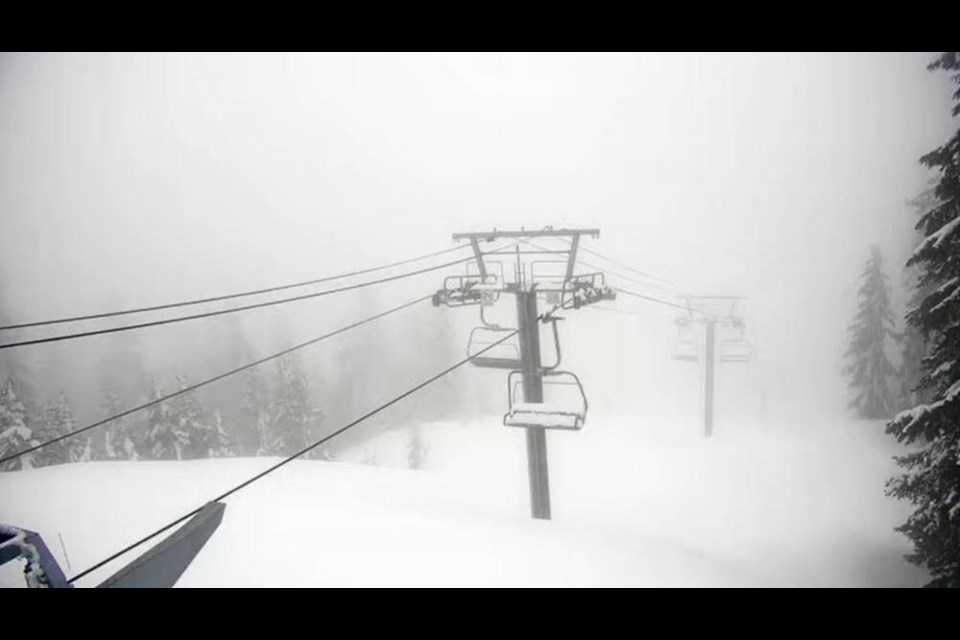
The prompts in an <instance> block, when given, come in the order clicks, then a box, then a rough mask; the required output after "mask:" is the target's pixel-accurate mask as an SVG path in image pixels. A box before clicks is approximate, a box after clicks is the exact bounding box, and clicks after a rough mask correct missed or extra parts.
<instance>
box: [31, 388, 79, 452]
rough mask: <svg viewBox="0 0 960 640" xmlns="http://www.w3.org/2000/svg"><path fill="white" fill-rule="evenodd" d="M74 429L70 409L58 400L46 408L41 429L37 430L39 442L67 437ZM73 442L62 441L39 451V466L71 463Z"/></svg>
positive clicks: (68, 439) (68, 440)
mask: <svg viewBox="0 0 960 640" xmlns="http://www.w3.org/2000/svg"><path fill="white" fill-rule="evenodd" d="M73 429H74V424H73V418H72V416H71V415H70V408H69V407H68V406H66V404H65V403H63V402H61V401H60V399H59V398H58V399H57V401H55V402H50V403H48V404H47V406H46V407H45V408H44V411H43V416H42V418H41V423H40V428H39V429H37V430H36V436H37V440H38V441H39V442H47V441H49V440H52V439H54V438H58V437H60V436H62V435H65V434H66V433H68V432H69V431H71V430H73ZM80 437H82V436H73V438H80ZM71 440H72V438H67V439H66V440H60V441H59V442H54V443H53V444H49V445H47V446H45V447H44V448H43V449H40V450H39V451H37V452H36V460H37V465H38V466H49V465H54V464H63V463H65V462H68V461H70V441H71Z"/></svg>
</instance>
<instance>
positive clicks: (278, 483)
mask: <svg viewBox="0 0 960 640" xmlns="http://www.w3.org/2000/svg"><path fill="white" fill-rule="evenodd" d="M726 431H727V432H726V433H724V431H723V429H719V430H718V433H717V435H716V436H715V437H714V438H713V439H710V440H706V439H704V438H702V437H701V436H700V435H699V433H698V430H697V428H696V426H695V425H691V424H689V423H684V424H679V423H676V422H671V421H669V420H654V419H651V418H644V419H639V418H633V417H627V416H616V415H603V414H601V413H599V412H595V413H594V414H592V415H591V418H590V420H588V425H587V426H586V428H585V429H584V430H583V431H582V432H576V433H570V432H552V433H550V435H549V437H548V449H549V457H550V459H549V464H550V481H551V492H552V500H553V520H552V521H550V522H544V521H533V520H531V519H530V517H529V512H528V495H527V479H526V463H525V448H524V435H523V430H520V429H508V428H505V427H502V426H500V424H499V417H498V416H491V417H490V418H489V419H485V420H480V421H477V422H474V423H471V424H454V423H438V424H430V425H423V426H422V427H421V434H422V437H423V438H424V439H425V440H426V442H427V445H428V447H429V450H428V452H427V456H426V467H425V468H424V469H423V470H420V471H412V470H409V469H407V468H405V466H406V448H407V444H408V441H409V435H410V434H409V432H407V431H405V430H403V429H398V430H396V431H393V432H389V433H387V434H385V435H383V436H381V437H380V438H378V439H376V440H374V441H371V442H368V443H367V444H366V445H364V446H362V447H360V448H359V449H356V450H352V451H350V452H348V453H347V454H345V455H344V456H343V458H342V459H341V460H340V461H338V462H322V461H313V460H304V461H295V462H294V463H292V464H290V465H288V466H286V467H284V468H282V469H281V470H279V471H278V472H276V473H274V474H271V475H269V476H267V477H266V478H264V479H263V480H261V481H259V482H257V483H255V484H254V485H251V486H250V487H248V488H247V489H244V490H243V491H241V492H240V493H238V494H236V495H235V496H233V497H231V498H230V499H229V500H228V506H227V511H226V515H225V517H224V520H223V524H222V525H221V527H220V529H219V530H218V531H217V532H216V533H215V534H214V536H213V537H212V538H211V540H210V541H209V542H208V543H207V545H206V547H205V548H204V549H203V550H202V551H201V553H200V554H199V556H198V557H197V558H196V560H195V561H194V563H193V564H192V565H191V566H190V567H189V568H188V570H187V571H186V573H185V574H184V575H183V577H182V578H181V580H180V582H179V583H178V586H183V587H213V586H217V587H221V586H222V587H239V586H271V587H280V586H318V587H319V586H914V585H920V584H922V583H923V582H924V580H925V574H924V573H923V571H921V570H920V569H917V568H915V567H913V566H911V565H909V564H908V563H907V562H906V561H904V560H903V559H902V555H903V554H904V553H907V552H909V550H910V549H909V545H908V543H907V541H906V540H905V538H903V537H902V536H900V535H899V534H898V533H896V532H895V531H893V527H894V526H895V525H897V524H899V523H900V522H902V520H903V519H904V517H905V516H906V513H907V512H908V507H907V505H903V504H897V503H896V502H894V501H892V500H890V499H889V498H886V497H885V496H884V495H883V483H884V481H885V480H886V478H887V477H889V476H890V475H891V474H892V473H893V472H894V470H895V464H894V463H893V461H892V460H891V455H893V454H894V453H896V452H897V451H896V449H895V447H894V445H893V444H892V442H891V441H890V438H888V437H886V436H884V435H883V434H882V425H881V424H879V423H869V422H854V421H850V422H846V423H834V424H819V425H804V426H803V427H800V426H797V427H792V428H790V427H786V426H782V425H781V426H778V425H774V424H752V425H750V424H741V425H738V428H737V429H731V428H727V430H726ZM273 462H275V460H274V459H269V458H244V459H215V460H201V461H189V462H113V463H110V462H95V463H82V464H73V465H63V466H59V467H53V468H42V469H36V470H31V471H25V472H12V473H4V474H0V522H7V523H12V524H17V525H20V526H24V527H27V528H31V529H34V530H37V531H40V532H41V534H42V535H44V537H45V539H46V540H47V542H48V545H49V546H50V547H51V549H52V550H54V553H55V554H56V555H57V557H58V558H59V559H60V561H61V563H63V564H64V567H65V568H66V559H65V557H64V552H63V549H62V548H61V546H60V543H59V540H58V534H59V535H60V536H62V538H63V541H64V546H65V549H66V554H67V556H68V557H69V561H70V566H71V567H72V571H69V572H68V573H70V575H73V574H75V573H77V572H78V571H79V570H81V569H84V568H86V567H88V566H90V565H92V564H93V563H95V562H97V561H99V560H101V559H102V558H104V557H106V556H108V555H110V554H111V553H112V552H114V551H116V550H118V549H119V548H121V547H123V546H125V545H126V544H128V543H130V542H132V541H133V540H136V539H138V538H139V537H141V536H142V535H144V534H145V533H147V532H149V531H151V530H153V529H155V528H157V527H158V526H160V525H163V524H166V523H167V522H168V521H170V520H172V519H173V518H175V517H177V516H179V515H180V514H182V513H183V512H185V511H188V510H190V509H192V508H194V507H196V506H198V505H200V504H202V503H203V502H204V501H205V500H207V499H209V498H210V497H212V496H214V495H217V494H218V493H219V492H221V491H223V490H224V489H226V488H229V487H230V486H232V485H233V484H235V483H237V482H239V481H241V480H243V479H245V478H247V477H249V476H251V475H253V474H255V473H257V472H258V471H260V470H262V469H264V468H265V467H267V466H269V465H270V464H272V463H273ZM132 557H134V556H133V555H130V556H129V557H127V558H125V560H129V559H131V558H132ZM121 565H122V562H115V563H114V564H113V565H112V566H110V567H107V568H104V569H103V570H101V571H99V572H97V573H95V574H93V575H91V576H89V577H87V578H85V579H83V580H81V581H80V582H79V583H78V584H79V586H92V585H95V584H97V583H98V582H99V581H100V580H102V579H103V578H105V577H106V576H107V575H109V574H110V573H111V572H112V571H113V570H115V569H116V568H117V567H119V566H121Z"/></svg>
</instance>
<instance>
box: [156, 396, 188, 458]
mask: <svg viewBox="0 0 960 640" xmlns="http://www.w3.org/2000/svg"><path fill="white" fill-rule="evenodd" d="M162 395H163V394H162V393H161V391H160V387H159V386H158V385H156V384H155V385H154V391H153V399H154V400H156V399H157V398H160V397H161V396H162ZM147 444H148V447H149V448H148V453H149V457H150V458H151V459H153V460H182V459H183V458H184V452H185V450H186V448H187V444H188V439H187V434H186V433H184V432H183V430H182V429H181V428H180V418H179V416H178V415H177V412H176V407H175V405H173V403H172V402H171V401H165V402H159V403H157V404H154V405H152V406H151V407H150V409H149V414H148V418H147Z"/></svg>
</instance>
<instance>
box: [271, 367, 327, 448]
mask: <svg viewBox="0 0 960 640" xmlns="http://www.w3.org/2000/svg"><path fill="white" fill-rule="evenodd" d="M322 420H323V412H322V411H321V410H320V409H319V407H316V406H314V404H313V402H312V401H311V397H310V384H309V381H308V380H307V376H306V374H305V373H304V371H303V366H302V364H301V363H300V359H299V358H298V357H297V355H296V354H295V353H292V354H288V355H286V356H283V357H282V358H280V359H279V360H278V361H277V381H276V385H275V389H274V393H273V402H272V403H271V410H270V421H269V427H268V432H267V442H266V446H264V447H263V450H264V453H265V454H266V455H280V456H288V455H291V454H294V453H296V452H297V451H300V450H301V449H304V448H306V447H307V445H309V444H311V443H313V442H315V441H316V440H318V439H319V438H320V430H319V427H320V423H321V421H322ZM318 449H322V447H319V448H318ZM311 453H312V454H313V455H312V457H318V458H328V457H329V454H328V453H326V452H324V451H318V450H317V449H315V450H313V452H311Z"/></svg>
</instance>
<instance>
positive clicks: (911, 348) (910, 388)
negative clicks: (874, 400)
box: [900, 180, 937, 409]
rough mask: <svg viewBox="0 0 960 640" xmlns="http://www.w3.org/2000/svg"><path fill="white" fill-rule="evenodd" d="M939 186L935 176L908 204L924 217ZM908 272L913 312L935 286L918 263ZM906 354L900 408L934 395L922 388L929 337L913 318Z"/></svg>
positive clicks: (934, 201) (904, 348)
mask: <svg viewBox="0 0 960 640" xmlns="http://www.w3.org/2000/svg"><path fill="white" fill-rule="evenodd" d="M935 186H936V181H934V180H931V182H930V184H929V188H928V189H926V190H925V191H924V192H923V193H921V194H920V195H918V196H917V197H916V198H913V199H912V200H910V201H908V203H907V204H908V205H910V207H912V208H913V210H914V211H915V212H916V214H917V216H918V217H923V216H924V215H926V214H927V212H928V211H930V210H931V209H933V208H934V207H935V206H936V205H937V197H936V194H935V193H934V189H935ZM921 241H922V238H921ZM905 272H906V279H907V290H908V291H909V292H910V299H909V300H908V301H907V311H908V313H909V312H910V311H912V310H913V309H916V308H917V307H919V306H920V303H921V302H922V301H923V299H924V298H926V297H927V296H928V295H930V294H931V293H933V288H932V287H931V286H930V284H929V283H927V284H926V285H925V286H921V285H920V284H919V277H920V273H919V272H918V269H917V267H916V266H915V265H911V266H907V267H906V268H905ZM902 356H903V364H902V365H901V367H900V378H901V380H902V382H903V388H902V398H901V402H900V408H901V409H908V408H910V407H914V406H916V405H918V404H923V403H925V402H929V401H930V399H931V398H930V393H929V391H927V390H923V389H921V388H920V380H921V378H922V376H923V359H924V358H925V357H926V356H927V341H926V338H924V335H923V332H921V331H920V329H919V328H918V327H916V326H915V325H914V324H913V323H910V322H907V323H906V326H905V327H904V330H903V340H902Z"/></svg>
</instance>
